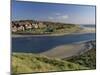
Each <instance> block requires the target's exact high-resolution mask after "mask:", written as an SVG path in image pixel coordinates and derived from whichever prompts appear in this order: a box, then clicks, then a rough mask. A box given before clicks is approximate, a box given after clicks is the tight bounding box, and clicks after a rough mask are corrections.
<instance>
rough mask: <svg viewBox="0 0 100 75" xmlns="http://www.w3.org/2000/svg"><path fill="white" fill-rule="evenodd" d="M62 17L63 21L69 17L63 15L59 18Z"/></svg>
mask: <svg viewBox="0 0 100 75" xmlns="http://www.w3.org/2000/svg"><path fill="white" fill-rule="evenodd" d="M59 17H61V19H68V15H62V16H59Z"/></svg>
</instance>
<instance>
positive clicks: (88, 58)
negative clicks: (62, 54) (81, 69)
mask: <svg viewBox="0 0 100 75" xmlns="http://www.w3.org/2000/svg"><path fill="white" fill-rule="evenodd" d="M65 60H66V61H69V62H74V63H77V64H80V65H82V66H85V67H89V68H90V69H96V49H95V48H93V49H91V50H89V51H88V52H85V53H84V54H82V55H79V56H74V57H70V58H69V59H68V58H66V59H65Z"/></svg>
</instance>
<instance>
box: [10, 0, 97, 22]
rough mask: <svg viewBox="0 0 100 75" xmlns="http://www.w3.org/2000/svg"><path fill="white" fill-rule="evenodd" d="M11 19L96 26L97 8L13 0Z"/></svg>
mask: <svg viewBox="0 0 100 75" xmlns="http://www.w3.org/2000/svg"><path fill="white" fill-rule="evenodd" d="M11 19H12V20H14V21H15V20H39V21H52V22H62V23H72V24H95V6H89V5H73V4H57V3H41V2H25V1H15V0H12V9H11Z"/></svg>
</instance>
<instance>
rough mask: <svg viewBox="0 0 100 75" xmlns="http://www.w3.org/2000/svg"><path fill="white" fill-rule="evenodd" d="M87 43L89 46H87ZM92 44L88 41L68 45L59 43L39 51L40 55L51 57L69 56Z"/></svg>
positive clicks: (82, 50) (86, 48) (85, 49)
mask: <svg viewBox="0 0 100 75" xmlns="http://www.w3.org/2000/svg"><path fill="white" fill-rule="evenodd" d="M87 45H88V46H89V47H87ZM91 48H92V46H91V45H90V44H89V43H88V44H87V43H80V42H79V43H74V44H69V45H61V46H57V47H55V48H52V49H50V50H48V51H46V52H43V53H40V55H45V56H48V57H53V58H66V57H70V56H75V55H79V54H81V53H83V52H86V51H87V50H90V49H91Z"/></svg>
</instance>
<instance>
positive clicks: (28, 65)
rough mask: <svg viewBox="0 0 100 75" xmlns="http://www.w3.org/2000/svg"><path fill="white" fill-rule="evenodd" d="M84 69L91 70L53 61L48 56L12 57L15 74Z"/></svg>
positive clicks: (60, 61) (21, 54)
mask: <svg viewBox="0 0 100 75" xmlns="http://www.w3.org/2000/svg"><path fill="white" fill-rule="evenodd" d="M84 69H89V68H87V67H84V66H81V65H79V64H74V63H72V62H68V61H64V60H61V59H55V58H52V59H51V58H48V57H46V56H39V55H35V54H28V53H26V54H25V53H13V55H12V73H13V74H19V73H31V72H51V71H64V70H84Z"/></svg>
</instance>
